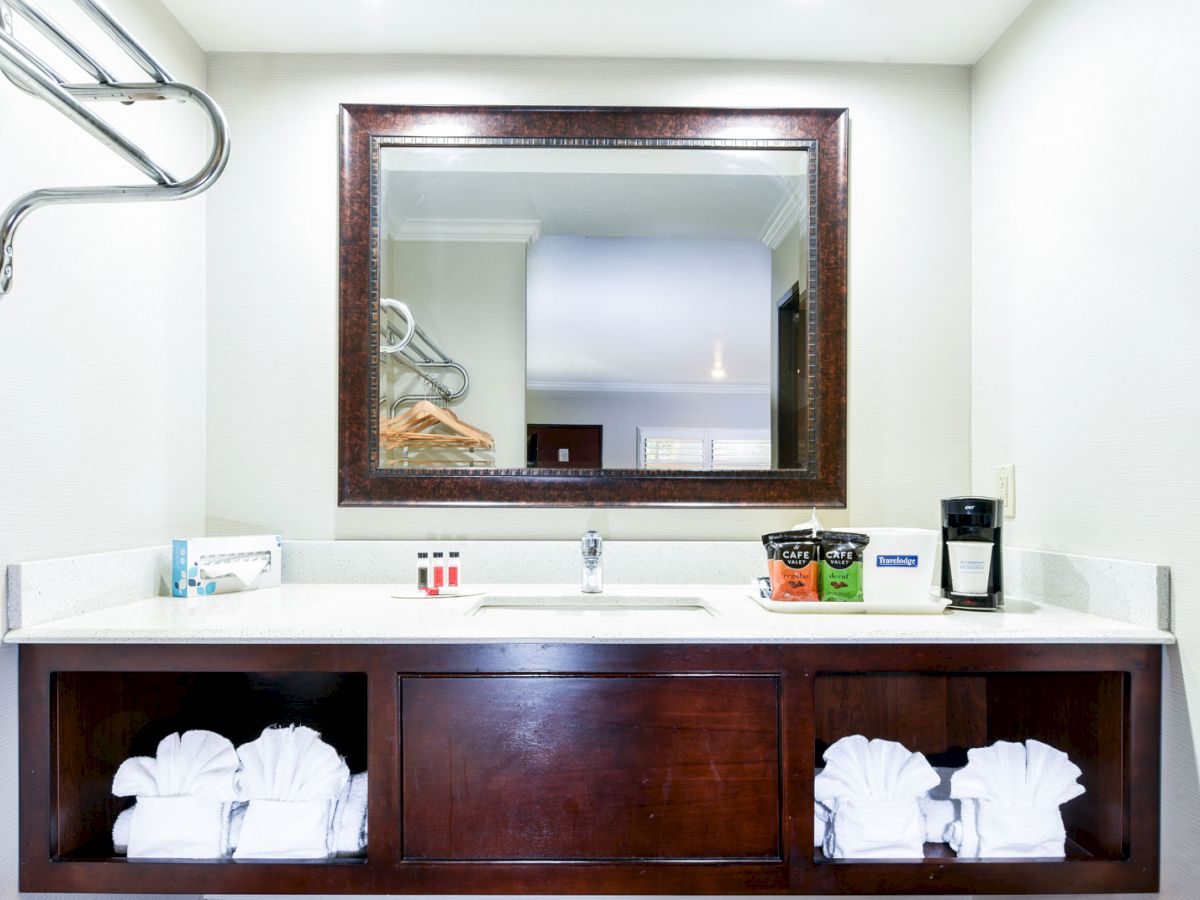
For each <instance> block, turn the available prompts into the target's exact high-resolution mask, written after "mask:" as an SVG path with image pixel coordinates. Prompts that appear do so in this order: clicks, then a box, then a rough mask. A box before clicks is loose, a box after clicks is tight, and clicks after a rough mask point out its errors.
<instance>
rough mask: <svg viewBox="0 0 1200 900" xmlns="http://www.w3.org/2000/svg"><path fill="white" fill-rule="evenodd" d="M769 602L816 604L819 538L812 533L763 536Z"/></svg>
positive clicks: (777, 533)
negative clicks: (768, 580)
mask: <svg viewBox="0 0 1200 900" xmlns="http://www.w3.org/2000/svg"><path fill="white" fill-rule="evenodd" d="M762 540H763V546H764V547H765V548H766V550H767V571H768V574H769V575H770V576H771V599H772V600H783V601H799V602H816V601H818V600H820V599H821V595H820V586H819V578H820V574H819V573H820V561H821V539H820V538H819V537H818V536H817V535H816V534H815V533H813V532H811V531H777V532H775V533H773V534H764V535H763V539H762Z"/></svg>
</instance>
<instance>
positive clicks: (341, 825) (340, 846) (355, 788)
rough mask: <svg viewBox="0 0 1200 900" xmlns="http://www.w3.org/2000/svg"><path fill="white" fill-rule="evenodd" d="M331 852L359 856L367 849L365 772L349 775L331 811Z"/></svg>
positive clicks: (339, 854)
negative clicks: (332, 821)
mask: <svg viewBox="0 0 1200 900" xmlns="http://www.w3.org/2000/svg"><path fill="white" fill-rule="evenodd" d="M333 819H334V823H335V824H334V830H333V852H334V853H335V854H337V855H338V856H360V855H362V852H363V851H364V850H366V849H367V773H366V772H360V773H359V774H357V775H351V776H350V780H349V781H348V782H346V788H345V790H343V791H342V793H341V794H340V795H339V796H338V802H337V806H336V807H335V808H334V813H333Z"/></svg>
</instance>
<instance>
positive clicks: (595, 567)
mask: <svg viewBox="0 0 1200 900" xmlns="http://www.w3.org/2000/svg"><path fill="white" fill-rule="evenodd" d="M579 544H580V549H581V550H582V552H583V583H582V584H581V585H580V587H579V589H580V590H581V591H583V593H585V594H599V593H600V592H601V591H603V590H604V573H603V572H602V571H601V569H600V557H601V556H603V555H604V539H603V538H602V537H600V533H599V532H596V531H587V532H584V535H583V540H581V541H580V542H579Z"/></svg>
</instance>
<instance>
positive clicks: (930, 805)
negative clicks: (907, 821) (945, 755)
mask: <svg viewBox="0 0 1200 900" xmlns="http://www.w3.org/2000/svg"><path fill="white" fill-rule="evenodd" d="M934 771H935V772H937V774H938V778H940V779H941V782H940V783H939V784H936V785H934V786H933V787H931V788H930V789H929V791H928V792H927V793H926V794H924V795H923V796H921V797H918V798H917V805H918V806H920V807H921V818H922V819H924V820H925V841H926V842H927V843H932V844H940V843H943V842H944V841H946V840H947V838H946V829H947V828H949V827H950V825H951V823H952V822H955V821H957V820H958V819H959V818H960V817H959V813H958V807H959V805H960V804H961V802H962V801H961V800H954V799H952V798H951V797H950V778H951V777H952V776H953V775H954V773H955V772H956V771H958V770H957V769H953V768H947V767H944V766H938V767H936V768H935V769H934Z"/></svg>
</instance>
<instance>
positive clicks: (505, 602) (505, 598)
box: [465, 592, 717, 619]
mask: <svg viewBox="0 0 1200 900" xmlns="http://www.w3.org/2000/svg"><path fill="white" fill-rule="evenodd" d="M650 614H657V615H669V616H670V617H671V618H676V617H679V616H705V617H708V616H715V615H716V614H717V613H716V611H715V610H714V609H713V608H712V607H711V606H709V605H708V604H707V603H705V602H704V600H703V599H701V598H700V597H680V596H656V595H651V594H603V593H601V594H584V593H578V592H577V593H570V594H569V593H561V594H558V593H556V594H532V593H531V594H503V595H501V594H496V595H491V594H489V595H488V596H485V597H484V598H483V599H481V600H480V601H479V602H478V603H476V604H475V605H474V606H472V607H470V608H469V609H468V610H467V611H466V613H465V615H468V616H487V617H489V618H496V617H500V616H502V617H504V618H506V619H515V618H526V617H539V618H541V617H545V616H556V617H558V616H573V617H580V616H586V617H605V618H608V617H625V616H638V617H644V616H647V615H650Z"/></svg>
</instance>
